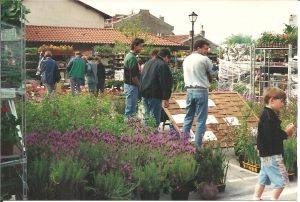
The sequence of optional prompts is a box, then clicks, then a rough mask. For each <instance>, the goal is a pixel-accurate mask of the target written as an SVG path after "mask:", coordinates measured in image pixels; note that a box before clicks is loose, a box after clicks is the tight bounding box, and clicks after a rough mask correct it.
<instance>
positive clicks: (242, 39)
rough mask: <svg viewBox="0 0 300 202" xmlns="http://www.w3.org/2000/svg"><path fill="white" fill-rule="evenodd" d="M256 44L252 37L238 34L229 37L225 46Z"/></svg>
mask: <svg viewBox="0 0 300 202" xmlns="http://www.w3.org/2000/svg"><path fill="white" fill-rule="evenodd" d="M252 43H254V39H252V36H248V35H243V34H237V35H233V34H231V36H229V37H227V38H226V39H225V41H224V42H223V44H228V45H233V44H249V45H250V44H252Z"/></svg>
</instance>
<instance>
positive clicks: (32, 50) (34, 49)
mask: <svg viewBox="0 0 300 202" xmlns="http://www.w3.org/2000/svg"><path fill="white" fill-rule="evenodd" d="M37 52H38V49H37V48H35V47H33V48H28V47H26V48H25V53H31V54H37Z"/></svg>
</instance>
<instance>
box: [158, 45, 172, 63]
mask: <svg viewBox="0 0 300 202" xmlns="http://www.w3.org/2000/svg"><path fill="white" fill-rule="evenodd" d="M157 55H158V56H160V57H162V58H163V59H164V61H165V62H166V63H168V62H169V60H170V58H171V52H170V51H169V49H167V48H163V49H161V50H160V51H159V52H158V53H157Z"/></svg>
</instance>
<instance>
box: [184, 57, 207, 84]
mask: <svg viewBox="0 0 300 202" xmlns="http://www.w3.org/2000/svg"><path fill="white" fill-rule="evenodd" d="M212 67H213V64H212V62H211V60H210V59H209V58H208V57H207V56H204V55H201V54H199V53H197V52H193V53H192V54H191V55H189V56H187V57H186V58H185V59H184V61H183V77H184V84H185V87H202V88H209V81H208V77H207V74H212Z"/></svg>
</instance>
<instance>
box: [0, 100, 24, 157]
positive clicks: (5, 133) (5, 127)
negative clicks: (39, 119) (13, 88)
mask: <svg viewBox="0 0 300 202" xmlns="http://www.w3.org/2000/svg"><path fill="white" fill-rule="evenodd" d="M19 124H20V120H18V119H16V117H15V116H14V115H13V114H12V113H11V112H10V111H9V109H8V106H7V105H6V104H3V105H2V106H1V155H11V154H13V146H14V145H15V144H17V143H18V141H19V140H20V137H19V134H18V132H19V129H18V128H17V126H18V125H19Z"/></svg>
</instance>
